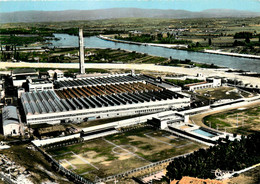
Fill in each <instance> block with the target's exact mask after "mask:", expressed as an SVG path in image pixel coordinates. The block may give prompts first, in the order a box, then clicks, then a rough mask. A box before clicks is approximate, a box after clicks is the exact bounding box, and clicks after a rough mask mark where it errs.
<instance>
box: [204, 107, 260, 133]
mask: <svg viewBox="0 0 260 184" xmlns="http://www.w3.org/2000/svg"><path fill="white" fill-rule="evenodd" d="M203 121H204V123H205V124H206V125H207V126H209V125H210V124H211V127H212V128H217V126H218V128H219V129H220V130H222V131H223V130H225V128H226V131H227V132H230V133H237V134H243V135H248V134H250V133H252V132H254V131H260V107H252V108H249V109H236V110H231V111H228V112H223V113H218V114H214V115H209V116H206V117H205V118H204V119H203Z"/></svg>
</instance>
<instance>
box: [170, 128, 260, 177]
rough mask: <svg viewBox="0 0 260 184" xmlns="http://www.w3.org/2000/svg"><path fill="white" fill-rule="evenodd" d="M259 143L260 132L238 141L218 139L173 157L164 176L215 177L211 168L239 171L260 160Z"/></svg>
mask: <svg viewBox="0 0 260 184" xmlns="http://www.w3.org/2000/svg"><path fill="white" fill-rule="evenodd" d="M259 144H260V132H257V133H255V134H252V135H249V136H247V138H245V137H244V136H242V139H241V140H240V141H238V140H235V141H229V139H228V138H227V139H224V140H219V141H218V145H216V146H213V147H210V148H209V149H200V150H198V151H195V152H194V153H192V154H190V155H188V156H186V157H180V158H177V159H175V160H174V162H171V163H170V164H169V165H168V167H167V174H166V176H167V177H168V178H169V179H170V180H173V179H177V180H179V179H181V178H182V176H191V177H198V178H205V179H207V178H215V175H214V173H212V172H211V171H212V170H216V169H221V170H228V171H233V170H235V171H239V170H241V169H244V168H246V167H250V166H252V165H254V164H257V163H259V162H260V152H259V151H258V150H257V147H258V146H259Z"/></svg>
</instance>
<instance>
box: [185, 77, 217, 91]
mask: <svg viewBox="0 0 260 184" xmlns="http://www.w3.org/2000/svg"><path fill="white" fill-rule="evenodd" d="M207 80H208V81H209V82H208V81H203V82H198V83H193V84H186V85H184V88H186V89H188V90H189V91H194V90H199V89H206V88H216V87H220V86H221V78H207Z"/></svg>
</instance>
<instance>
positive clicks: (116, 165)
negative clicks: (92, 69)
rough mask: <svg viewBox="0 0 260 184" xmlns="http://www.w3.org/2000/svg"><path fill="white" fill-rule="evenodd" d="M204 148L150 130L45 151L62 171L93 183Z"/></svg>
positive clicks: (165, 133)
mask: <svg viewBox="0 0 260 184" xmlns="http://www.w3.org/2000/svg"><path fill="white" fill-rule="evenodd" d="M203 146H204V145H200V144H198V143H196V142H192V141H189V140H185V139H181V138H178V137H175V136H173V135H170V134H169V133H167V132H165V131H161V130H154V129H153V128H150V127H145V128H139V129H134V130H131V131H128V132H124V133H120V134H114V135H110V136H107V137H104V138H99V139H95V140H91V141H86V142H84V143H80V144H76V145H71V146H66V147H62V148H56V149H51V150H48V152H49V153H50V154H51V155H52V156H53V157H54V158H55V159H56V160H58V161H59V162H60V163H61V164H62V165H63V166H64V167H66V168H68V169H71V170H73V171H74V172H76V173H77V174H79V175H81V176H83V177H85V178H88V179H91V180H95V179H97V177H98V178H104V177H107V176H111V175H114V174H119V173H123V172H125V171H128V170H131V169H135V168H138V167H142V166H145V165H148V164H151V163H153V162H156V161H161V160H164V159H167V158H171V157H174V156H177V155H180V154H184V153H188V152H191V151H193V150H197V149H199V148H201V147H203Z"/></svg>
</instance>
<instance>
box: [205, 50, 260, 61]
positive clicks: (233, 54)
mask: <svg viewBox="0 0 260 184" xmlns="http://www.w3.org/2000/svg"><path fill="white" fill-rule="evenodd" d="M203 52H204V53H209V54H218V55H226V56H233V57H243V58H250V59H260V56H257V55H251V54H239V53H231V52H223V51H220V50H207V49H205V50H204V51H203Z"/></svg>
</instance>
